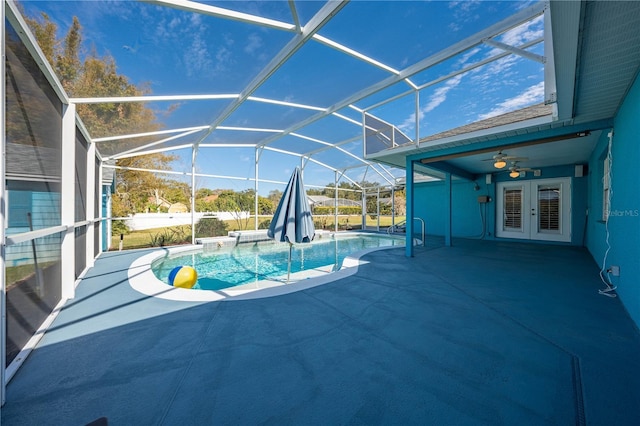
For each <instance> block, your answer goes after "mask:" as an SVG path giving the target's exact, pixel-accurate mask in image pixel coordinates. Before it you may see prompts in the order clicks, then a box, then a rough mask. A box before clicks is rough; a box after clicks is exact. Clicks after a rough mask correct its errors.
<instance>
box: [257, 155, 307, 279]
mask: <svg viewBox="0 0 640 426" xmlns="http://www.w3.org/2000/svg"><path fill="white" fill-rule="evenodd" d="M315 232H316V230H315V227H314V226H313V218H312V217H311V209H310V208H309V200H307V194H306V192H305V190H304V184H303V183H302V173H301V172H300V168H298V167H296V169H295V170H294V171H293V174H292V175H291V179H289V183H288V184H287V187H286V188H285V190H284V193H283V194H282V198H281V199H280V203H279V204H278V208H277V209H276V212H275V214H274V215H273V220H272V221H271V225H270V226H269V230H268V231H267V235H268V236H269V238H273V239H275V240H276V241H280V242H287V243H289V263H288V266H287V282H289V277H290V276H291V249H292V247H293V244H294V243H310V242H311V240H313V237H314V236H315Z"/></svg>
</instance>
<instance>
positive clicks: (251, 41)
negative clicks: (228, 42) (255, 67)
mask: <svg viewBox="0 0 640 426" xmlns="http://www.w3.org/2000/svg"><path fill="white" fill-rule="evenodd" d="M263 44H264V43H263V41H262V37H260V36H259V35H258V34H256V33H251V34H249V36H248V37H247V45H246V46H245V47H244V51H245V53H247V54H249V55H253V54H254V53H255V52H256V51H258V50H259V49H260V48H261V47H262V46H263Z"/></svg>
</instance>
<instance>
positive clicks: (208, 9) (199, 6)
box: [145, 0, 296, 31]
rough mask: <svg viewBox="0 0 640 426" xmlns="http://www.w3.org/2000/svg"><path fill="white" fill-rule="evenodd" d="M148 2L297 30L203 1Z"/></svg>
mask: <svg viewBox="0 0 640 426" xmlns="http://www.w3.org/2000/svg"><path fill="white" fill-rule="evenodd" d="M145 1H146V2H147V3H151V4H156V5H159V6H168V7H172V8H174V9H179V10H184V11H187V12H195V13H200V14H202V15H209V16H214V17H216V18H226V19H231V20H234V21H239V22H244V23H246V24H254V25H260V26H263V27H267V28H274V29H277V30H284V31H295V30H296V26H295V25H294V24H290V23H288V22H282V21H276V20H275V19H269V18H263V17H262V16H256V15H250V14H248V13H242V12H236V11H235V10H229V9H223V8H221V7H216V6H211V5H207V4H203V3H197V2H193V1H187V0H145Z"/></svg>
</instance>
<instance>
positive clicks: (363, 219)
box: [361, 186, 367, 231]
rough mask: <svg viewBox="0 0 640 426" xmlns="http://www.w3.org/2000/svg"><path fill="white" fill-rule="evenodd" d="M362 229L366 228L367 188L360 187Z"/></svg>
mask: <svg viewBox="0 0 640 426" xmlns="http://www.w3.org/2000/svg"><path fill="white" fill-rule="evenodd" d="M361 190H362V230H363V231H364V230H366V229H367V190H366V188H365V187H364V186H363V187H362V189H361Z"/></svg>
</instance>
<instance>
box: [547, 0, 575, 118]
mask: <svg viewBox="0 0 640 426" xmlns="http://www.w3.org/2000/svg"><path fill="white" fill-rule="evenodd" d="M552 27H553V25H552V24H551V8H547V9H546V10H545V13H544V56H545V57H546V58H547V62H546V63H545V64H544V101H545V103H547V104H552V105H553V113H552V116H553V119H554V120H557V119H558V104H557V101H558V91H557V87H556V62H555V56H554V53H553V52H554V49H553V28H552ZM571 98H573V96H571ZM571 105H573V102H571Z"/></svg>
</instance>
